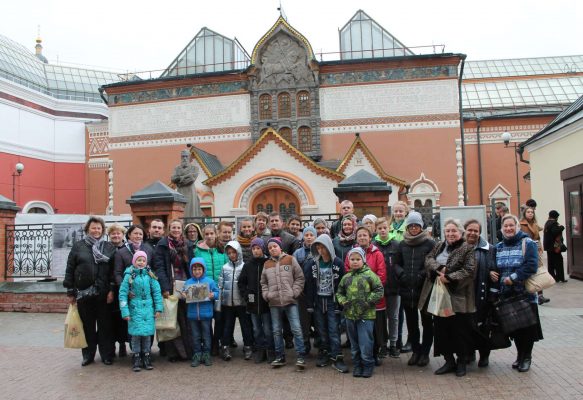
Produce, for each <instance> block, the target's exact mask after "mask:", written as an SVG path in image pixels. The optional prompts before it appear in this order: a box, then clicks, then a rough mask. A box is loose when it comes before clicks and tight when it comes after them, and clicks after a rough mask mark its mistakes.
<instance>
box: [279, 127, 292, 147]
mask: <svg viewBox="0 0 583 400" xmlns="http://www.w3.org/2000/svg"><path fill="white" fill-rule="evenodd" d="M279 134H280V135H281V137H282V138H284V139H285V140H287V142H288V143H289V144H293V143H292V130H291V128H288V127H284V128H281V129H280V130H279Z"/></svg>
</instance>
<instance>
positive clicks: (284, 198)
mask: <svg viewBox="0 0 583 400" xmlns="http://www.w3.org/2000/svg"><path fill="white" fill-rule="evenodd" d="M259 211H263V212H265V213H267V214H269V213H270V212H272V211H278V212H279V213H280V214H281V215H282V217H284V218H287V217H289V216H290V215H291V214H298V213H299V212H300V202H299V200H298V197H297V196H296V195H295V194H294V193H292V192H291V191H289V190H287V189H282V188H272V189H267V190H264V191H263V192H261V193H259V194H258V195H257V196H255V198H254V199H253V202H252V208H251V210H250V212H251V214H257V213H258V212H259Z"/></svg>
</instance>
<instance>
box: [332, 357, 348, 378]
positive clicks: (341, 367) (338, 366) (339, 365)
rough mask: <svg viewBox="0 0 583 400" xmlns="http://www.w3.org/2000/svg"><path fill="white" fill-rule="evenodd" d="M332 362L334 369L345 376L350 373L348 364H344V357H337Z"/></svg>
mask: <svg viewBox="0 0 583 400" xmlns="http://www.w3.org/2000/svg"><path fill="white" fill-rule="evenodd" d="M332 361H333V364H332V368H334V369H335V370H336V371H338V372H340V373H343V374H345V373H347V372H348V367H347V366H346V364H344V357H343V356H336V358H334V359H332Z"/></svg>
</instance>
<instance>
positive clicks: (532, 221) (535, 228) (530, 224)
mask: <svg viewBox="0 0 583 400" xmlns="http://www.w3.org/2000/svg"><path fill="white" fill-rule="evenodd" d="M520 230H521V231H522V232H524V233H526V234H527V235H528V237H529V238H531V239H532V240H534V241H535V242H536V244H537V248H538V257H539V262H541V261H542V258H541V257H542V254H543V248H542V244H541V241H540V231H542V228H541V227H540V226H539V225H538V223H537V221H536V215H535V211H534V208H533V207H528V206H527V207H524V210H523V211H522V219H521V220H520ZM538 294H539V296H538V304H539V305H542V304H545V303H548V302H549V301H551V299H549V298H547V297H545V296H543V292H542V290H541V291H540V292H538Z"/></svg>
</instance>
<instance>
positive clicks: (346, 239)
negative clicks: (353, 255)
mask: <svg viewBox="0 0 583 400" xmlns="http://www.w3.org/2000/svg"><path fill="white" fill-rule="evenodd" d="M345 220H350V221H352V233H351V234H350V235H346V234H345V233H344V231H343V230H342V223H343V222H344V221H345ZM338 238H339V239H340V243H341V244H342V245H343V246H347V245H349V244H352V243H354V241H355V240H356V216H355V215H353V214H347V215H345V216H344V218H342V220H341V222H340V232H338Z"/></svg>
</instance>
